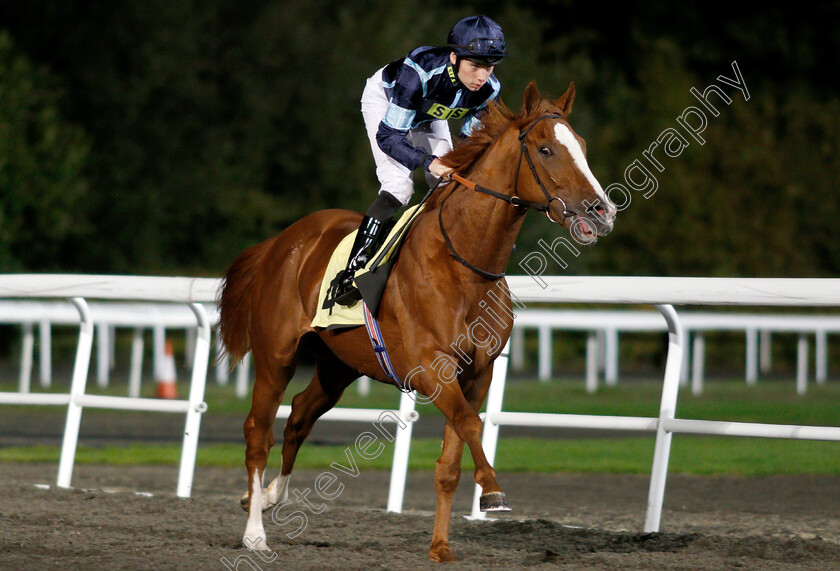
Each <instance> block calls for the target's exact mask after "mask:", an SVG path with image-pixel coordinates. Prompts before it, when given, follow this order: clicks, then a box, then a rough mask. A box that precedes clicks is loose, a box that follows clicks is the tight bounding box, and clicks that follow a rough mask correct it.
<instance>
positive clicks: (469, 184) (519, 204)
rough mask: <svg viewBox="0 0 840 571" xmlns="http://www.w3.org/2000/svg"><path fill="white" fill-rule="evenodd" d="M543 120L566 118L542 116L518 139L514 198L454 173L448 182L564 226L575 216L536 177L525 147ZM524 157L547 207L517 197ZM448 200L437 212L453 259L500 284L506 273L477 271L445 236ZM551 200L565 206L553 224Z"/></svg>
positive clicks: (562, 201) (444, 237)
mask: <svg viewBox="0 0 840 571" xmlns="http://www.w3.org/2000/svg"><path fill="white" fill-rule="evenodd" d="M543 119H564V117H563V115H555V114H548V115H543V116H541V117H538V118H536V119H534V121H533V122H531V124H529V125H528V127H527V128H526V129H525V130H524V131H523V132H522V133H521V134H520V135H519V142H520V149H519V161H518V162H517V163H516V175H515V176H516V179H515V180H514V183H513V184H514V187H513V196H510V195H508V194H503V193H501V192H496V191H495V190H491V189H489V188H487V187H484V186H481V185H480V184H476V183H475V182H473V181H471V180H469V179H467V178H464V177H463V176H461V175H459V174H458V173H451V174H450V175H449V178H450V179H452V180H454V181H455V182H457V183H458V184H460V185H462V186H464V187H465V188H467V189H469V190H473V191H475V192H480V193H482V194H487V195H490V196H492V197H494V198H498V199H499V200H502V201H504V202H507V203H508V204H510V205H511V206H514V207H516V208H518V209H519V210H522V211H524V210H525V209H528V208H533V209H534V210H537V211H539V212H544V213H545V215H546V216H547V217H548V219H549V220H551V221H552V222H553V223H555V224H556V223H558V222H562V221H563V220H565V219H566V218H567V217H568V216H570V215H572V214H574V213H573V212H569V210H568V209H567V208H566V202H565V201H564V200H563V199H562V198H560V197H557V196H551V195H550V194H549V193H548V190H546V188H545V185H543V183H542V180H540V176H539V174H538V173H537V169H536V167H535V166H534V162H533V161H532V160H531V155H530V154H529V153H528V146H527V145H526V143H525V137H526V136H527V135H528V133H530V132H531V129H533V128H534V126H535V125H536V124H537V123H539V122H540V121H542V120H543ZM523 155H524V156H525V159H526V161H527V162H528V166H529V167H530V169H531V173H532V174H533V175H534V179H535V180H536V181H537V184H538V185H539V187H540V190H542V192H543V194H544V195H545V197H546V203H545V204H540V203H538V202H531V201H529V200H522V199H521V198H519V196H518V193H517V183H518V181H519V169H520V167H521V166H522V157H523ZM438 184H440V183H438ZM449 196H451V194H450V195H448V196H447V197H446V198H449ZM446 198H444V199H443V202H442V203H441V205H440V208H439V210H438V221H439V223H440V232H441V234H442V235H443V240H444V241H445V242H446V245H447V247H448V248H449V251H450V253H451V254H452V257H453V258H455V259H456V260H458V261H459V262H461V263H462V264H463V265H464V266H466V267H467V268H469V269H470V270H472V271H473V272H475V273H477V274H478V275H480V276H481V277H483V278H485V279H488V280H498V279H500V278H503V277H505V273H504V272H501V273H494V272H488V271H486V270H482V269H481V268H477V267H476V266H474V265H472V264H471V263H469V262H468V261H467V260H466V259H465V258H464V257H463V256H461V255H460V254H458V252H457V251H456V250H455V246H454V245H453V244H452V241H451V240H450V239H449V236H448V235H447V233H446V229H445V228H444V227H443V204H444V203H445V202H446ZM552 200H558V201H560V202H561V203H562V204H563V218H561V219H560V220H554V219H553V218H552V217H551V211H550V207H551V201H552Z"/></svg>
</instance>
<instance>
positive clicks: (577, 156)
mask: <svg viewBox="0 0 840 571" xmlns="http://www.w3.org/2000/svg"><path fill="white" fill-rule="evenodd" d="M554 136H555V137H557V140H558V141H559V142H560V144H561V145H563V146H564V147H566V150H567V151H569V154H570V155H572V160H573V161H574V163H575V166H577V168H578V170H579V171H580V172H582V173H583V176H585V177H586V180H587V181H589V184H591V185H592V188H593V189H594V190H595V194H597V195H598V198H600V199H601V200H602V201H603V203H604V205H605V208H607V207H609V209H611V210H615V205H614V204H613V203H612V202H611V201H610V199H609V198H607V195H606V194H605V193H604V189H603V188H601V184H600V183H599V182H598V179H596V178H595V175H593V174H592V171H591V170H589V163H587V162H586V157H585V156H583V149H581V148H580V144H579V143H578V142H577V139H575V136H574V135H573V134H572V131H571V130H570V129H569V128H568V127H566V126H565V125H564V124H563V123H557V124H556V125H554Z"/></svg>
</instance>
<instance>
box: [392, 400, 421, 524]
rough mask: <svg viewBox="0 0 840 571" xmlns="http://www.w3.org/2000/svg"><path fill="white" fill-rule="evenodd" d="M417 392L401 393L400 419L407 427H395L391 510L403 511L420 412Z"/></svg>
mask: <svg viewBox="0 0 840 571" xmlns="http://www.w3.org/2000/svg"><path fill="white" fill-rule="evenodd" d="M415 398H417V393H414V396H412V395H410V394H408V393H402V394H401V395H400V412H399V415H400V419H401V420H402V421H403V422H405V423H406V426H405V428H400V426H399V424H398V425H397V427H396V428H395V434H396V436H395V437H394V438H395V440H394V460H393V463H392V464H391V485H390V488H389V489H388V506H387V509H388V511H389V512H395V513H401V512H402V505H403V497H404V496H405V479H406V476H407V474H408V456H409V452H410V451H411V433H412V431H413V429H414V421H416V420H417V418H418V416H419V415H418V414H417V411H416V410H415V409H414V407H415V404H416V401H415Z"/></svg>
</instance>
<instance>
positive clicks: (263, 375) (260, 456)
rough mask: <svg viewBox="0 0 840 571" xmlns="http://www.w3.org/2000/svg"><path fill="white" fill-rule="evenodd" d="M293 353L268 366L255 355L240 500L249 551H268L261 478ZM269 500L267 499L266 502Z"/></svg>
mask: <svg viewBox="0 0 840 571" xmlns="http://www.w3.org/2000/svg"><path fill="white" fill-rule="evenodd" d="M294 359H295V357H294V353H293V352H291V353H290V356H289V359H288V360H289V361H290V363H289V364H288V365H285V366H280V365H279V364H277V363H275V364H273V365H269V364H267V363H266V362H264V361H262V360H261V359H260V358H259V357H258V356H257V355H254V364H255V367H254V368H255V370H256V381H255V383H254V391H253V395H252V398H251V411H250V412H249V413H248V418H246V419H245V426H244V433H245V446H246V449H245V467H246V469H247V470H248V492H247V493H246V495H245V496H243V498H242V502H243V507H244V508H246V509H247V510H248V523H247V524H246V525H245V534H244V536H243V538H242V541H243V543H245V545H246V547H248V548H250V549H257V550H267V549H268V545H267V544H266V537H265V528H264V527H263V521H262V512H263V509H265V508H266V501H265V500H264V498H263V488H262V478H263V472H264V471H265V466H266V463H267V462H268V453H269V450H270V449H271V447H272V446H273V445H274V431H273V427H274V418H275V417H276V416H277V408H278V407H279V406H280V401H281V400H282V398H283V392H284V391H285V389H286V385H288V383H289V380H290V379H291V377H292V375H293V374H294V369H295V364H294ZM267 499H269V498H266V500H267Z"/></svg>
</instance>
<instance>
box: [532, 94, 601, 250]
mask: <svg viewBox="0 0 840 571" xmlns="http://www.w3.org/2000/svg"><path fill="white" fill-rule="evenodd" d="M574 99H575V85H574V83H572V84H570V85H569V89H567V90H566V93H564V94H563V95H561V96H560V97H559V98H558V99H557V100H555V101H551V100H548V99H544V98H543V97H542V96H541V95H540V92H539V91H538V90H537V85H536V83H535V82H531V83H530V84H529V85H528V87H527V88H526V89H525V94H524V95H523V97H522V106H523V117H524V121H523V127H522V128H521V130H520V135H519V141H520V149H521V156H520V159H519V168H518V174H517V179H516V187H517V194H518V195H519V197H520V198H521V199H523V200H527V201H530V202H532V203H542V204H546V203H547V205H548V211H547V212H546V215H547V216H548V218H549V220H551V221H552V222H558V223H561V224H562V225H563V226H564V227H566V228H568V229H569V231H570V232H572V233H573V234H574V236H575V238H576V239H577V241H578V242H579V243H591V242H594V241H595V240H596V239H597V237H598V236H606V235H607V234H609V233H610V231H611V230H612V228H613V220H614V219H615V214H616V208H615V205H614V204H613V203H612V202H611V201H610V199H609V198H608V197H607V196H606V194H605V193H604V190H603V189H602V188H601V185H600V184H599V183H598V180H597V179H596V178H595V176H594V175H593V174H592V171H591V170H589V165H588V164H587V162H586V142H585V141H584V140H583V139H582V138H581V137H579V136H578V135H577V133H575V132H574V130H573V129H572V126H571V125H570V124H569V121H568V117H569V114H570V113H571V111H572V103H573V102H574Z"/></svg>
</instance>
